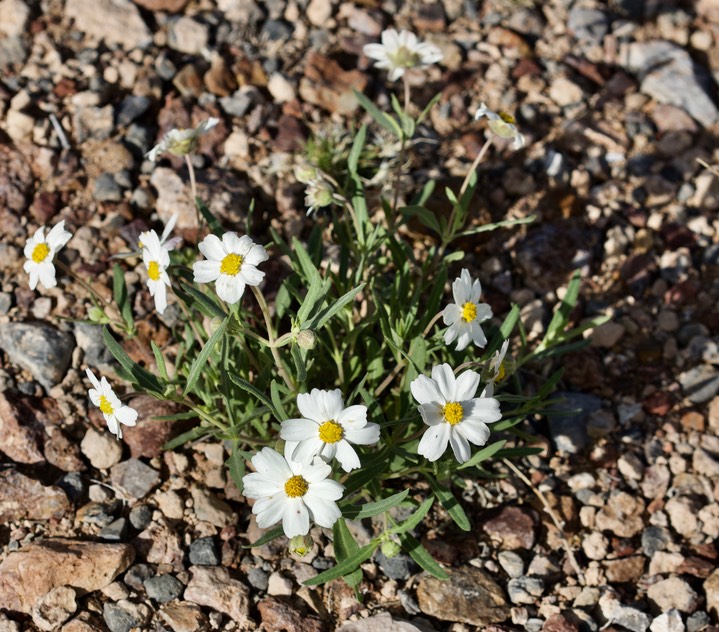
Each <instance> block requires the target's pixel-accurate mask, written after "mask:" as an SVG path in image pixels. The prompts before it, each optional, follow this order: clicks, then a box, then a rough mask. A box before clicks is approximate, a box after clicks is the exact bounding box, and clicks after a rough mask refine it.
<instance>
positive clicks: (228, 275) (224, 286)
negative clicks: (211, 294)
mask: <svg viewBox="0 0 719 632" xmlns="http://www.w3.org/2000/svg"><path fill="white" fill-rule="evenodd" d="M199 248H200V252H201V253H202V254H203V255H205V257H206V258H207V261H197V262H195V263H194V264H193V266H192V269H193V271H194V273H195V283H210V282H212V281H215V282H216V283H215V289H216V290H217V296H219V297H220V298H221V299H222V300H223V301H225V302H227V303H230V304H233V303H236V302H237V301H239V300H240V299H241V298H242V294H244V292H245V285H259V284H260V283H261V282H262V279H263V278H264V277H265V273H264V272H262V271H261V270H258V269H257V265H258V264H260V263H262V262H263V261H267V259H268V255H267V251H266V250H265V249H264V248H263V247H262V246H260V245H259V244H256V243H255V242H253V241H252V240H251V239H250V238H249V237H248V236H247V235H243V236H242V237H238V236H237V234H236V233H225V234H224V235H222V239H220V238H219V237H217V236H216V235H208V236H207V237H205V238H204V239H203V240H202V243H200V245H199Z"/></svg>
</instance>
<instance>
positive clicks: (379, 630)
mask: <svg viewBox="0 0 719 632" xmlns="http://www.w3.org/2000/svg"><path fill="white" fill-rule="evenodd" d="M388 630H391V632H430V630H434V628H430V627H427V626H426V625H425V624H424V622H423V625H422V627H417V626H416V625H414V624H412V623H410V622H409V621H404V620H402V619H393V618H392V615H390V614H389V613H388V612H383V613H381V614H376V615H374V616H371V617H367V618H366V619H360V620H359V621H352V622H351V623H345V624H343V625H342V626H341V627H339V628H337V632H388Z"/></svg>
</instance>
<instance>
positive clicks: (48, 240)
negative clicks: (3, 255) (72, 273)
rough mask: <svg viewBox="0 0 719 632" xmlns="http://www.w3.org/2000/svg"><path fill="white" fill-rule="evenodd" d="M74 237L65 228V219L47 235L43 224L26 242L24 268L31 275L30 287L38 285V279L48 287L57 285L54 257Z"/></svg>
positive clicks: (33, 287) (32, 288)
mask: <svg viewBox="0 0 719 632" xmlns="http://www.w3.org/2000/svg"><path fill="white" fill-rule="evenodd" d="M71 237H72V233H69V232H68V231H66V230H65V220H62V221H61V222H60V223H58V224H56V225H55V226H53V228H52V230H50V232H49V233H48V234H47V237H45V227H44V226H41V227H40V228H38V229H37V230H36V231H35V234H34V235H33V236H32V237H30V239H28V240H27V242H26V243H25V250H24V253H25V256H26V257H27V261H26V262H25V265H23V270H25V272H27V273H28V274H29V275H30V289H31V290H34V289H35V288H36V287H37V284H38V281H39V282H40V283H42V284H43V286H45V287H46V288H51V287H55V286H56V285H57V281H56V280H55V265H54V264H53V259H54V258H55V255H56V254H57V252H58V250H60V248H62V247H63V246H64V245H65V244H66V243H67V242H68V241H69V240H70V238H71Z"/></svg>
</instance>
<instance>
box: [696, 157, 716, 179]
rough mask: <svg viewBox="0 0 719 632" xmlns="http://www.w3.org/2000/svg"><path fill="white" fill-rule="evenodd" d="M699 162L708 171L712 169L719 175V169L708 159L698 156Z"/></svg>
mask: <svg viewBox="0 0 719 632" xmlns="http://www.w3.org/2000/svg"><path fill="white" fill-rule="evenodd" d="M697 162H698V163H699V164H700V165H701V166H702V167H704V168H705V169H707V170H708V171H711V172H712V173H713V174H714V175H715V176H717V177H719V169H717V168H716V167H714V166H713V165H710V164H709V163H708V162H707V161H706V160H702V159H701V158H697Z"/></svg>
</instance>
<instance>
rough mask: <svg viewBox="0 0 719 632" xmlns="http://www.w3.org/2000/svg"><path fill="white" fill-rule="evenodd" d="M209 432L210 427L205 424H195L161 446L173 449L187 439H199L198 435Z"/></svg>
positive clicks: (210, 431) (201, 435)
mask: <svg viewBox="0 0 719 632" xmlns="http://www.w3.org/2000/svg"><path fill="white" fill-rule="evenodd" d="M195 416H197V415H195ZM211 433H212V429H211V428H208V427H207V426H195V427H194V428H192V430H188V431H187V432H183V433H182V434H180V435H177V436H176V437H175V438H173V439H170V440H169V441H168V442H166V443H165V444H164V445H163V446H162V449H163V450H174V449H175V448H179V447H180V446H181V445H184V444H185V443H187V442H188V441H194V440H195V439H199V438H200V437H203V436H205V435H209V434H211Z"/></svg>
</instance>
